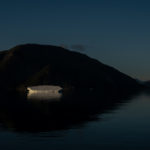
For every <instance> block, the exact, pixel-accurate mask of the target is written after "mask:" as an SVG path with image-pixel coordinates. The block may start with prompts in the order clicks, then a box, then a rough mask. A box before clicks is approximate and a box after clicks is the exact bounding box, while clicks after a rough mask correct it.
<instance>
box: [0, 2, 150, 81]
mask: <svg viewBox="0 0 150 150" xmlns="http://www.w3.org/2000/svg"><path fill="white" fill-rule="evenodd" d="M0 19H1V20H0V50H5V49H8V48H11V47H13V46H15V45H17V44H24V43H39V44H51V45H58V46H64V47H67V48H72V49H74V50H75V49H76V51H81V52H82V53H85V54H87V55H89V56H91V57H93V58H96V59H98V60H100V61H101V62H103V63H105V64H108V65H111V66H113V67H116V68H117V69H119V70H120V71H122V72H124V73H126V74H128V75H131V76H132V77H134V78H139V79H142V80H149V79H150V58H149V57H150V1H149V0H124V1H123V0H82V1H81V0H74V1H73V0H35V1H34V0H26V1H25V0H1V1H0Z"/></svg>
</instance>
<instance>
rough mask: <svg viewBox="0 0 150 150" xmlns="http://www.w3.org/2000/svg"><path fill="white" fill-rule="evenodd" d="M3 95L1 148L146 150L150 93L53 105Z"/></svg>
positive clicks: (148, 145) (149, 141) (149, 133)
mask: <svg viewBox="0 0 150 150" xmlns="http://www.w3.org/2000/svg"><path fill="white" fill-rule="evenodd" d="M6 97H7V98H6ZM6 97H5V96H4V95H3V96H2V99H1V101H2V100H3V102H1V105H0V125H1V126H0V149H2V150H15V149H20V150H27V149H28V150H46V149H52V150H83V149H86V150H100V149H101V150H110V149H115V150H149V149H150V95H149V94H146V93H141V94H138V95H134V96H127V97H124V98H120V99H118V98H115V97H114V98H112V99H110V98H109V97H107V98H106V100H105V97H102V98H95V97H94V98H93V99H92V97H89V96H88V98H87V97H82V96H81V97H80V98H79V102H74V101H75V100H77V97H74V98H71V99H70V98H68V99H67V100H62V101H63V102H59V101H57V102H56V103H55V102H45V101H38V102H37V101H30V100H26V99H23V100H22V99H20V100H19V98H18V97H17V98H16V99H15V98H14V97H11V96H10V95H9V96H8V95H7V96H6ZM69 99H70V101H69ZM91 99H92V101H93V102H92V103H91V102H90V100H91ZM95 99H96V100H95ZM81 100H82V101H83V102H82V103H80V101H81ZM98 100H99V101H102V100H103V101H106V102H105V103H104V102H101V103H100V102H97V101H98ZM68 101H69V102H68ZM77 101H78V100H77ZM93 103H95V105H93ZM80 104H81V105H80Z"/></svg>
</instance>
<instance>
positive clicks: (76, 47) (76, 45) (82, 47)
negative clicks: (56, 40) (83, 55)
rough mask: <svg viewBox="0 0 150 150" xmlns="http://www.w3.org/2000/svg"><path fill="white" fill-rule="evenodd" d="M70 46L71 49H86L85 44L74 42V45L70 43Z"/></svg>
mask: <svg viewBox="0 0 150 150" xmlns="http://www.w3.org/2000/svg"><path fill="white" fill-rule="evenodd" d="M70 48H71V49H73V50H77V51H85V50H86V46H85V45H82V44H74V45H71V46H70Z"/></svg>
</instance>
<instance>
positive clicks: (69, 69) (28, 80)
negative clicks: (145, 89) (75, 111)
mask: <svg viewBox="0 0 150 150" xmlns="http://www.w3.org/2000/svg"><path fill="white" fill-rule="evenodd" d="M0 84H1V87H2V88H3V89H16V88H21V87H22V88H24V87H26V86H32V85H45V84H52V85H60V86H62V87H74V88H75V89H90V90H94V91H96V90H98V91H99V90H100V89H101V90H103V91H106V90H107V91H111V92H116V93H119V92H125V91H130V90H135V89H137V88H139V87H140V85H139V84H138V83H137V81H136V80H134V79H133V78H131V77H129V76H127V75H125V74H123V73H121V72H119V71H118V70H116V69H114V68H112V67H110V66H107V65H105V64H103V63H101V62H99V61H97V60H95V59H92V58H90V57H88V56H86V55H84V54H81V53H78V52H73V51H69V50H67V49H64V48H61V47H56V46H48V45H37V44H26V45H20V46H16V47H14V48H12V49H10V50H8V51H2V52H1V53H0Z"/></svg>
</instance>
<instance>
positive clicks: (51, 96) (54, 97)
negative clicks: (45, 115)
mask: <svg viewBox="0 0 150 150" xmlns="http://www.w3.org/2000/svg"><path fill="white" fill-rule="evenodd" d="M61 97H62V94H61V93H58V92H57V93H52V92H35V93H30V92H29V93H28V95H27V98H28V99H29V100H40V101H44V100H48V101H60V99H61Z"/></svg>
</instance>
